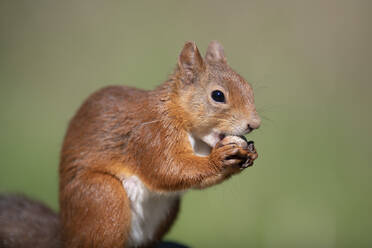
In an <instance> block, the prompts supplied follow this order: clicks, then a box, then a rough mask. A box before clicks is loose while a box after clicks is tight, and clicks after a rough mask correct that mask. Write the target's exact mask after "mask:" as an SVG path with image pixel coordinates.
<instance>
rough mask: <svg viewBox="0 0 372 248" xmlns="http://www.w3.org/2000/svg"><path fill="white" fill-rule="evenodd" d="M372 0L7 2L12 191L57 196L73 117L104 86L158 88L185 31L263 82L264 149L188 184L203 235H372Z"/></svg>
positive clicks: (4, 53) (218, 243)
mask: <svg viewBox="0 0 372 248" xmlns="http://www.w3.org/2000/svg"><path fill="white" fill-rule="evenodd" d="M371 10H372V1H359V0H357V1H348V0H338V1H336V0H333V1H330V0H329V1H319V0H316V1H288V0H285V1H259V0H257V1H136V2H129V1H98V0H93V1H88V0H82V1H72V0H70V1H53V0H45V1H41V0H35V1H10V0H9V1H8V0H2V1H0V191H1V192H24V193H26V194H27V195H30V196H32V197H34V198H36V199H40V200H42V201H44V202H46V203H47V204H48V205H49V206H51V207H53V208H54V209H58V200H57V199H58V198H57V197H58V196H57V185H58V175H57V168H58V157H59V150H60V147H61V143H62V139H63V135H64V132H65V129H66V127H67V124H68V121H69V119H70V118H71V117H72V115H73V113H74V111H75V110H76V109H77V108H78V106H79V105H80V104H81V103H82V101H83V100H84V99H85V98H86V97H87V96H88V95H89V94H90V93H92V92H94V91H95V90H97V89H99V88H101V87H104V86H106V85H116V84H126V85H131V86H136V87H140V88H146V89H151V88H153V87H155V86H156V85H158V84H160V83H162V82H163V81H164V80H165V79H166V77H167V75H168V74H169V73H170V72H171V71H172V69H173V68H174V66H175V64H176V61H177V56H178V54H179V52H180V50H181V48H182V46H183V44H184V42H185V41H187V40H194V41H196V42H197V44H198V46H199V49H200V50H201V51H202V52H203V53H204V52H205V49H206V46H207V44H208V43H209V41H210V40H214V39H216V40H219V41H220V42H221V43H222V44H223V45H224V47H225V52H226V56H227V58H228V61H229V63H230V65H231V66H232V67H233V68H235V69H236V70H237V71H238V72H239V73H240V74H242V75H243V76H244V77H245V78H246V79H247V80H248V81H249V82H251V83H252V85H253V87H254V90H255V96H256V103H257V107H258V111H259V113H260V114H261V116H262V118H263V124H262V126H261V128H260V129H259V130H257V131H255V132H254V133H253V134H252V135H249V136H248V137H249V138H250V139H253V140H255V142H256V146H257V149H258V151H259V154H260V157H259V159H258V160H257V161H256V165H255V166H254V167H252V168H249V169H247V170H246V171H244V173H242V174H240V175H239V176H236V177H233V178H232V179H231V180H229V181H227V182H225V183H223V184H221V185H219V186H216V187H213V188H210V189H208V190H204V191H192V192H188V193H187V194H186V195H185V197H184V201H183V204H182V211H181V214H180V216H179V218H178V221H177V223H176V225H175V226H174V227H173V229H172V231H171V232H170V233H169V235H168V236H167V239H171V240H178V241H180V242H183V243H186V244H189V245H192V246H193V247H337V248H338V247H371V246H372V235H371V231H372V216H371V209H372V198H371V189H372V182H371V176H372V167H371V162H370V156H371V151H370V149H371V138H372V135H371V134H372V131H371V124H372V115H371V107H372V100H371V97H372V94H371V90H372V86H371V85H372V82H371V76H372V73H371V69H372V68H371V64H372V49H371V44H372V31H371V30H372V29H371V23H372V17H371V14H370V13H371Z"/></svg>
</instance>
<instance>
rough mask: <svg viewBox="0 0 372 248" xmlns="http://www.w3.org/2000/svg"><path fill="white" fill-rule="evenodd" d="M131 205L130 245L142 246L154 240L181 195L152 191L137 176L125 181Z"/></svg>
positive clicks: (124, 184)
mask: <svg viewBox="0 0 372 248" xmlns="http://www.w3.org/2000/svg"><path fill="white" fill-rule="evenodd" d="M123 186H124V189H125V191H126V193H127V195H128V198H129V200H130V204H131V230H130V234H129V245H130V246H134V247H136V246H140V245H143V244H145V243H147V242H148V241H150V240H152V239H153V237H154V235H155V234H156V231H157V229H158V227H159V225H160V224H161V223H162V222H163V221H164V220H165V219H166V218H167V216H168V214H169V211H170V209H171V207H172V205H173V204H174V203H175V201H176V200H177V198H178V197H179V196H180V194H176V193H170V194H160V193H156V192H152V191H150V190H149V189H148V188H147V187H146V186H145V185H144V184H143V183H142V182H141V180H140V179H139V178H138V177H136V176H131V177H129V178H126V179H125V180H123Z"/></svg>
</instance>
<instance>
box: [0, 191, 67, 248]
mask: <svg viewBox="0 0 372 248" xmlns="http://www.w3.org/2000/svg"><path fill="white" fill-rule="evenodd" d="M0 247H1V248H15V247H17V248H36V247H38V248H47V247H48V248H59V247H61V243H60V224H59V216H58V214H56V213H55V212H54V211H53V210H51V209H50V208H48V207H47V206H45V205H44V204H42V203H40V202H37V201H34V200H31V199H29V198H27V197H25V196H20V195H0Z"/></svg>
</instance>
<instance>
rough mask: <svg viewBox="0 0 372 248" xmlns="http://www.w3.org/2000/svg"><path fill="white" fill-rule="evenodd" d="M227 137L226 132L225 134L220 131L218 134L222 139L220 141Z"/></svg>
mask: <svg viewBox="0 0 372 248" xmlns="http://www.w3.org/2000/svg"><path fill="white" fill-rule="evenodd" d="M225 137H226V134H224V133H220V134H219V135H218V138H219V139H220V141H221V140H223V139H224V138H225Z"/></svg>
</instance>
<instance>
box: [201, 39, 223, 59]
mask: <svg viewBox="0 0 372 248" xmlns="http://www.w3.org/2000/svg"><path fill="white" fill-rule="evenodd" d="M205 60H206V61H207V62H211V63H217V62H222V63H226V58H225V52H224V50H223V47H222V45H221V44H220V43H219V42H218V41H216V40H213V41H211V43H209V46H208V49H207V53H206V54H205Z"/></svg>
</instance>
